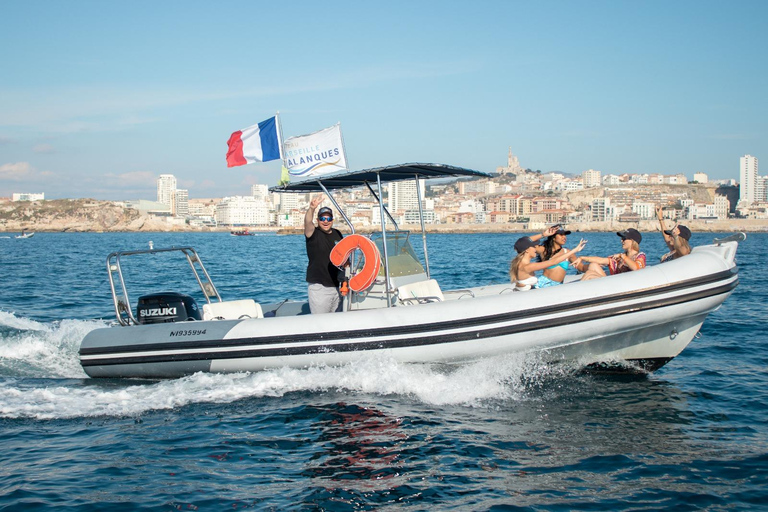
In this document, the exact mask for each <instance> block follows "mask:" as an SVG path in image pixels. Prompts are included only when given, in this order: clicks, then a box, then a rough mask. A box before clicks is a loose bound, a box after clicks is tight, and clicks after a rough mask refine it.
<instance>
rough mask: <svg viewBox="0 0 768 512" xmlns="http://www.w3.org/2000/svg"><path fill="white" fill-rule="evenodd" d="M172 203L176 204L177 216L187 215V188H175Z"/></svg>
mask: <svg viewBox="0 0 768 512" xmlns="http://www.w3.org/2000/svg"><path fill="white" fill-rule="evenodd" d="M174 204H175V205H176V212H175V213H176V216H177V217H186V216H187V215H189V190H185V189H182V188H177V189H176V197H175V201H174Z"/></svg>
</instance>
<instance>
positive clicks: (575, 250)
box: [571, 238, 587, 252]
mask: <svg viewBox="0 0 768 512" xmlns="http://www.w3.org/2000/svg"><path fill="white" fill-rule="evenodd" d="M585 245H587V241H586V240H584V239H583V238H582V239H581V240H580V241H579V245H577V246H576V247H574V249H573V251H571V252H579V251H581V250H582V249H583V248H584V246H585Z"/></svg>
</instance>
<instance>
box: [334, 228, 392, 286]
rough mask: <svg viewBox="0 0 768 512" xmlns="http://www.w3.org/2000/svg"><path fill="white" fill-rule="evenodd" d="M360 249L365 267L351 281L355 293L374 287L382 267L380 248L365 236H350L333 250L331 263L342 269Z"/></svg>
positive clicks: (350, 284)
mask: <svg viewBox="0 0 768 512" xmlns="http://www.w3.org/2000/svg"><path fill="white" fill-rule="evenodd" d="M358 249H359V250H360V251H361V252H362V253H363V257H364V258H365V265H363V268H362V270H360V272H358V273H357V274H355V275H354V276H352V279H350V280H349V288H350V289H351V290H352V291H353V292H359V291H362V290H367V289H368V288H370V287H371V286H372V285H373V282H374V281H375V280H376V276H377V275H379V267H381V254H379V248H378V247H376V244H374V243H373V242H372V241H371V239H370V238H367V237H364V236H363V235H349V236H345V237H344V238H342V239H341V241H340V242H339V243H337V244H336V245H335V246H334V247H333V250H331V263H333V264H334V265H336V266H337V267H341V266H342V265H343V264H344V262H346V261H347V259H348V258H349V256H350V254H352V252H353V251H355V250H358Z"/></svg>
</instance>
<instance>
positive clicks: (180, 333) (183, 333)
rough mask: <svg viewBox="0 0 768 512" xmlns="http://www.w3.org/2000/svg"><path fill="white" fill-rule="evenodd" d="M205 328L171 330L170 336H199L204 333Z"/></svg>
mask: <svg viewBox="0 0 768 512" xmlns="http://www.w3.org/2000/svg"><path fill="white" fill-rule="evenodd" d="M205 331H206V330H205V329H189V330H186V329H185V330H183V331H171V337H173V336H199V335H201V334H205Z"/></svg>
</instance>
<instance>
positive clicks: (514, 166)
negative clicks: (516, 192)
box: [496, 146, 523, 175]
mask: <svg viewBox="0 0 768 512" xmlns="http://www.w3.org/2000/svg"><path fill="white" fill-rule="evenodd" d="M496 172H497V173H498V174H515V175H517V174H520V173H522V172H523V168H522V167H520V160H518V159H517V157H516V156H515V155H513V154H512V146H510V147H509V154H508V155H507V166H506V167H497V168H496Z"/></svg>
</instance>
